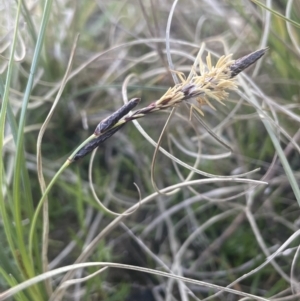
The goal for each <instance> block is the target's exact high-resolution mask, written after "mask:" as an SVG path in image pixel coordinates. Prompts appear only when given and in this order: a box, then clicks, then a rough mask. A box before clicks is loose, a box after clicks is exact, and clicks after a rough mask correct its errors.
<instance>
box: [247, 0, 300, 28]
mask: <svg viewBox="0 0 300 301" xmlns="http://www.w3.org/2000/svg"><path fill="white" fill-rule="evenodd" d="M251 1H252V2H254V3H255V4H257V5H259V6H260V7H262V8H264V9H266V10H268V11H270V12H271V13H272V14H274V15H275V16H277V17H279V18H280V19H282V20H284V21H286V22H289V23H291V24H293V25H294V26H296V27H298V28H300V24H299V23H298V22H296V21H293V20H292V19H289V18H286V17H285V16H284V15H282V14H281V13H279V12H277V11H276V10H274V9H271V8H269V7H268V6H266V5H265V4H263V3H261V2H259V1H258V0H251Z"/></svg>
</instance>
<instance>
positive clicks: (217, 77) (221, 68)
mask: <svg viewBox="0 0 300 301" xmlns="http://www.w3.org/2000/svg"><path fill="white" fill-rule="evenodd" d="M234 62H235V61H234V60H232V59H231V55H227V56H222V57H220V59H219V60H218V62H217V64H216V66H213V65H212V62H211V55H210V53H208V55H207V57H206V66H205V65H204V63H203V62H202V60H201V59H199V62H196V64H194V66H197V65H199V73H197V71H196V70H195V68H194V67H193V68H192V70H191V73H190V74H189V76H188V77H187V79H186V78H185V77H184V75H183V74H181V73H179V78H180V79H181V82H180V83H179V84H177V85H175V86H174V87H172V88H169V90H168V91H167V92H166V93H165V94H164V95H163V96H162V97H161V98H160V99H159V100H157V101H156V102H155V104H156V106H157V107H160V108H161V109H164V108H167V107H171V106H175V105H176V104H178V103H180V102H181V101H183V100H187V99H190V98H193V97H197V98H196V100H197V101H198V103H199V104H200V105H205V104H207V105H209V106H210V107H211V108H213V109H215V108H214V106H213V105H212V104H211V103H210V101H209V100H208V97H209V98H212V99H214V100H216V101H218V102H220V103H222V104H224V103H223V102H222V100H224V99H226V98H227V97H228V90H236V89H237V83H236V81H235V79H234V78H233V77H232V71H231V69H230V66H232V65H233V63H234ZM201 112H202V111H201Z"/></svg>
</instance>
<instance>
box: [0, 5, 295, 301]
mask: <svg viewBox="0 0 300 301" xmlns="http://www.w3.org/2000/svg"><path fill="white" fill-rule="evenodd" d="M264 6H265V7H264ZM172 7H173V8H172ZM172 9H174V10H172ZM0 11H1V15H2V17H1V21H0V22H1V28H0V33H1V39H0V51H1V57H0V71H1V75H0V80H1V82H0V93H1V100H2V102H1V116H0V118H1V119H0V127H1V145H0V146H1V151H2V163H3V164H2V165H1V166H2V168H1V178H0V180H1V186H2V187H1V189H2V190H1V199H0V213H1V217H0V218H1V219H0V239H1V248H0V266H1V267H0V273H1V274H0V289H1V291H5V290H7V289H9V288H10V287H13V286H15V285H17V284H18V283H22V282H24V281H25V280H27V279H29V278H32V277H35V276H37V277H39V276H41V275H42V274H43V273H45V272H46V271H47V269H48V270H55V269H57V268H59V267H64V266H68V265H72V264H73V263H74V262H78V263H81V262H112V263H121V264H127V265H132V266H138V267H143V268H149V269H152V270H153V271H155V270H156V271H164V272H169V273H173V274H176V275H179V276H184V277H187V278H190V279H195V280H200V281H203V282H205V283H212V284H215V285H218V286H220V287H226V286H227V285H229V284H231V283H233V282H234V281H235V280H236V279H238V278H239V277H241V276H242V275H245V274H247V273H250V274H249V276H248V277H245V279H242V280H241V281H239V282H236V283H234V284H233V285H232V287H231V288H232V289H234V290H235V291H236V293H237V292H244V293H249V294H252V295H253V296H261V297H264V298H266V299H268V300H299V298H300V297H299V293H300V291H299V285H298V281H299V277H298V275H299V269H300V266H299V260H298V257H297V256H298V251H297V250H298V249H297V246H298V243H299V239H298V238H297V237H298V234H299V233H298V232H297V231H298V229H299V225H300V219H299V201H300V198H299V193H298V184H297V183H299V165H300V164H299V162H300V161H299V139H300V131H299V121H300V116H299V113H300V112H299V102H300V100H299V96H300V86H299V78H300V71H299V70H300V60H299V59H300V46H299V43H300V35H299V32H300V25H299V22H300V2H299V1H290V0H289V1H287V0H278V1H271V0H261V1H260V2H259V1H250V0H239V1H226V0H220V1H216V0H209V1H208V0H201V1H200V0H198V1H195V0H182V1H178V3H177V2H172V1H169V0H165V1H158V0H146V1H142V0H140V1H138V0H128V1H101V0H97V1H79V0H77V1H66V0H62V1H53V2H52V1H20V2H18V3H17V2H14V1H10V0H7V1H6V0H4V1H3V2H2V4H0ZM168 18H170V20H171V26H170V39H169V40H168V41H167V40H166V37H167V33H166V29H167V22H168ZM78 33H79V34H80V36H79V39H78V41H77V43H76V45H75V52H74V53H72V47H73V45H74V43H75V41H76V36H77V34H78ZM168 42H169V44H170V49H169V50H168V48H167V46H166V44H167V43H168ZM203 42H205V45H206V46H205V51H204V54H203V56H202V57H203V59H205V56H206V55H207V51H210V52H211V53H212V56H213V62H214V63H215V62H216V61H217V58H218V57H220V56H221V55H223V54H229V53H232V54H233V58H234V59H237V58H239V57H241V56H243V55H246V54H248V53H250V52H252V51H255V50H257V49H260V48H264V47H267V46H268V47H269V50H268V52H267V54H266V55H265V56H264V57H263V58H262V59H261V60H260V61H259V62H258V63H257V64H255V66H252V67H251V68H249V69H248V70H246V71H245V72H243V74H241V75H239V76H238V81H239V84H240V86H239V90H238V91H237V92H234V93H230V96H229V97H228V100H227V101H226V106H222V105H221V104H219V103H216V102H214V101H213V100H212V103H213V105H214V106H215V107H216V108H217V110H216V111H214V110H212V109H211V108H210V107H209V106H203V107H201V110H203V112H204V114H205V116H204V117H201V119H202V122H204V123H205V124H206V125H207V126H208V127H209V128H210V129H211V130H212V131H213V132H214V133H215V135H217V136H218V137H220V138H221V139H222V140H223V141H224V142H225V143H226V144H227V145H229V146H230V148H231V149H232V152H231V153H230V150H229V149H227V148H226V147H225V146H224V145H222V144H221V143H219V142H218V141H217V140H216V139H215V138H214V137H212V136H211V135H210V134H208V132H207V130H206V128H205V126H204V125H203V123H200V122H199V120H197V119H196V118H194V117H191V118H190V112H189V109H188V108H187V107H186V106H185V105H183V104H182V105H181V106H179V107H178V108H177V109H176V112H175V115H174V116H173V117H172V119H171V120H170V123H169V124H168V126H167V129H166V131H165V132H164V136H163V139H162V142H161V146H162V147H163V148H164V149H166V150H167V151H168V152H169V153H170V154H172V155H173V156H175V157H176V158H178V159H179V160H181V161H183V162H185V163H186V164H188V165H189V166H191V167H193V168H195V169H196V170H198V171H203V172H206V173H209V174H211V175H210V176H209V177H206V176H203V175H201V174H199V173H196V172H194V171H193V169H192V170H191V169H190V170H189V169H187V168H185V167H183V166H182V165H180V164H179V163H178V162H175V161H174V160H173V159H171V158H170V157H169V156H166V155H165V154H162V153H161V152H158V154H157V156H156V158H155V162H154V163H153V162H152V160H153V154H154V151H155V148H154V147H153V145H152V144H151V143H149V141H148V140H147V139H146V135H149V136H150V137H151V138H152V139H153V140H154V141H157V140H158V138H159V136H160V134H161V132H162V129H163V127H164V125H165V123H166V120H167V118H168V114H169V113H170V112H169V111H165V112H158V113H157V114H151V115H150V116H147V117H145V118H143V119H141V120H139V123H140V126H141V127H142V129H143V130H144V131H145V132H144V133H143V132H142V130H141V129H139V128H137V125H134V124H129V125H127V126H126V127H124V128H123V129H122V130H121V131H119V132H118V133H117V134H116V135H114V136H113V137H112V138H111V139H109V140H107V141H106V142H105V143H104V144H103V145H101V146H100V147H99V149H98V150H97V153H96V154H95V157H94V160H93V162H92V163H91V156H90V155H89V156H87V157H85V158H83V159H82V160H80V161H78V162H75V163H73V164H71V165H70V167H69V168H67V169H66V170H65V171H64V172H63V173H62V175H60V177H59V179H58V180H57V181H56V182H55V185H54V186H53V187H52V189H51V190H50V193H49V194H48V202H45V205H46V207H44V208H43V210H42V211H43V213H42V212H40V213H39V215H38V219H37V225H36V227H33V229H34V237H33V245H32V246H31V245H30V244H29V239H30V238H29V236H30V234H29V232H30V227H31V226H32V220H33V215H34V210H35V208H36V207H37V205H38V203H39V200H40V199H41V196H42V192H41V186H43V184H40V183H41V177H40V181H39V179H38V172H39V173H42V174H43V175H44V178H45V182H46V186H47V184H48V183H49V182H50V181H51V179H52V178H53V177H54V175H55V174H56V172H57V171H58V170H59V168H60V167H61V166H62V165H63V164H64V162H65V161H66V160H67V158H68V156H69V155H70V154H71V152H72V151H74V149H75V148H76V147H77V146H78V145H79V144H80V143H81V142H83V141H84V140H85V139H86V138H87V137H88V136H90V135H91V134H92V133H93V131H94V128H95V126H96V125H97V124H98V123H99V122H100V121H101V120H102V119H104V118H105V117H106V116H108V115H109V114H111V113H112V112H113V111H115V110H116V109H118V108H119V107H121V106H122V104H123V102H124V99H125V97H128V98H131V97H140V98H141V103H140V105H139V107H144V106H146V105H148V104H149V103H151V102H153V101H155V100H156V99H158V98H159V97H160V96H161V95H162V94H163V93H164V92H165V91H166V90H167V89H168V88H169V87H171V86H173V85H174V81H173V79H172V72H170V68H169V62H168V59H167V54H168V53H167V52H168V51H169V55H170V56H171V58H172V61H173V64H174V69H175V70H171V71H179V72H183V73H185V74H188V73H189V71H190V70H191V66H192V64H193V60H194V59H195V56H196V55H197V52H198V51H199V48H200V46H201V44H202V43H203ZM70 57H71V61H72V66H71V67H70V70H69V72H68V74H67V75H66V72H67V68H68V62H69V59H70ZM65 75H66V76H67V77H65V79H64V76H65ZM59 90H61V92H62V94H61V95H59ZM55 99H57V100H58V101H57V102H55ZM51 109H54V111H53V114H52V116H51V119H50V120H49V123H48V124H47V126H46V130H45V133H44V135H43V136H40V137H42V140H40V142H38V135H39V131H40V130H41V128H42V124H43V122H44V121H45V120H46V118H47V115H48V113H49V111H50V110H51ZM37 145H38V147H40V148H41V164H39V161H38V160H39V159H37V155H38V151H37ZM89 164H91V170H92V171H91V173H92V182H91V178H89ZM152 164H154V166H155V168H154V173H153V174H152V172H151V166H152ZM256 168H260V170H259V171H256V172H255V173H252V174H247V175H246V176H245V177H244V178H246V179H249V180H250V179H253V180H262V181H266V182H268V185H267V186H266V185H258V184H257V183H251V182H250V181H249V182H246V181H244V182H240V183H239V182H237V181H236V180H235V179H233V178H227V179H225V178H222V176H234V175H238V174H243V173H247V172H249V171H252V170H254V169H256ZM151 175H153V178H154V181H155V183H156V185H157V187H158V189H164V188H167V187H169V186H172V185H176V184H180V183H184V182H186V181H191V180H199V181H198V182H197V183H194V184H193V183H191V184H190V185H189V184H186V185H185V186H184V187H181V188H180V189H178V191H176V192H174V193H172V194H169V195H166V194H159V193H157V192H156V189H155V188H154V187H153V184H152V182H151ZM213 175H215V176H213ZM210 178H211V179H212V180H211V181H210V182H208V181H207V180H205V179H210ZM201 180H202V181H201ZM205 181H206V182H205ZM134 183H135V184H134ZM91 185H93V187H94V189H95V193H96V194H97V196H98V198H99V199H100V200H101V201H102V202H103V203H104V204H105V206H106V207H108V208H109V209H110V210H112V211H114V212H116V213H119V214H122V213H123V212H124V211H125V210H127V209H128V208H130V207H131V206H134V205H136V204H137V203H138V202H139V200H140V199H141V200H143V199H145V198H147V197H149V196H151V195H152V199H151V201H149V202H147V204H145V205H142V206H140V207H139V208H138V210H136V211H135V212H134V213H132V214H130V215H128V216H124V217H123V218H119V221H117V220H116V219H117V217H116V216H113V215H112V214H109V213H107V212H106V211H105V210H103V209H102V208H101V207H100V206H99V204H98V203H97V201H96V200H95V197H94V195H93V193H92V191H91V189H90V186H91ZM137 187H138V188H137ZM43 189H44V188H43ZM153 194H154V195H153ZM47 216H48V217H47ZM48 218H49V220H48ZM48 221H49V222H48ZM111 222H115V224H114V226H113V227H112V226H111V224H110V223H111ZM47 227H49V229H48V230H47ZM101 231H105V232H101ZM43 233H44V234H43ZM292 235H293V236H292ZM291 236H292V239H291V240H290V241H288V243H287V244H286V245H284V244H285V243H286V242H287V240H288V239H289V238H290V237H291ZM47 244H48V247H47ZM280 247H282V249H280ZM277 250H279V251H278V253H277V256H276V259H274V258H273V260H271V261H270V262H269V263H268V264H267V265H266V266H264V267H261V268H258V269H257V270H255V269H256V268H257V267H258V266H260V265H261V264H262V263H263V262H264V261H265V260H266V258H268V256H270V255H271V254H273V253H274V252H275V251H277ZM284 250H285V252H283V251H284ZM46 251H47V253H45V252H46ZM78 258H79V259H78ZM98 270H99V267H88V268H85V269H80V270H77V273H76V274H74V275H71V274H69V278H68V279H75V278H79V279H80V278H83V277H87V276H88V275H92V274H93V273H94V272H96V271H98ZM64 275H65V273H57V274H56V275H55V276H53V277H50V278H49V277H48V278H47V279H48V280H47V281H42V282H39V284H36V285H33V286H29V287H26V289H24V290H22V291H21V292H18V293H16V294H15V295H14V296H13V297H8V300H48V299H49V300H60V299H61V300H110V301H113V300H131V301H134V300H149V301H151V300H169V301H171V300H241V298H242V297H241V296H240V295H238V294H236V293H230V292H223V293H222V294H220V295H218V296H216V295H214V294H215V293H216V292H217V290H215V289H213V288H211V287H209V286H206V285H205V284H203V285H199V283H194V284H192V283H184V282H182V281H177V280H172V279H170V278H168V277H161V276H158V275H155V274H148V273H145V272H142V271H131V270H128V269H126V268H125V269H124V268H123V269H118V268H108V269H105V270H104V271H102V272H101V273H98V274H97V275H93V277H90V278H89V279H85V281H81V282H77V283H74V284H73V285H70V286H69V287H68V288H67V289H66V290H64V289H62V290H60V291H59V290H58V288H59V287H60V284H61V281H62V280H66V278H63V277H64ZM67 275H68V274H67ZM59 292H61V295H59ZM297 294H298V295H297ZM288 297H289V298H288ZM245 298H246V297H245ZM284 298H286V299H284ZM287 298H288V299H287ZM5 299H6V297H5V295H4V293H3V294H2V295H0V300H5ZM243 300H246V299H243ZM247 300H250V299H247ZM253 300H254V297H253ZM261 300H262V299H261Z"/></svg>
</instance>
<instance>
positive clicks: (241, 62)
mask: <svg viewBox="0 0 300 301" xmlns="http://www.w3.org/2000/svg"><path fill="white" fill-rule="evenodd" d="M267 50H268V48H264V49H260V50H257V51H254V52H252V53H250V54H248V55H245V56H243V57H241V58H240V59H237V60H236V61H235V62H234V63H233V64H232V65H231V66H230V71H231V78H232V77H234V76H236V75H238V74H239V73H240V72H242V71H243V70H245V69H246V68H247V67H249V66H250V65H252V64H254V63H255V62H256V61H257V60H258V59H260V58H261V57H262V56H263V55H264V54H265V53H266V51H267Z"/></svg>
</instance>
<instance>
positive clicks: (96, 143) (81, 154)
mask: <svg viewBox="0 0 300 301" xmlns="http://www.w3.org/2000/svg"><path fill="white" fill-rule="evenodd" d="M124 125H125V123H123V124H121V125H118V126H116V127H114V128H112V129H110V130H107V131H106V132H105V133H103V134H102V135H100V136H99V137H97V138H95V139H93V140H92V141H90V142H89V143H87V144H86V145H85V146H84V147H83V148H81V149H80V150H79V151H78V152H77V153H76V155H75V156H74V157H73V159H72V161H77V160H79V159H81V158H83V157H85V156H86V155H88V154H89V153H91V152H92V151H93V150H94V149H95V148H97V147H98V146H99V145H100V144H101V143H103V142H104V141H105V140H106V139H108V138H109V137H111V136H112V135H113V134H114V133H115V132H117V131H118V130H119V129H120V128H122V127H123V126H124Z"/></svg>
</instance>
